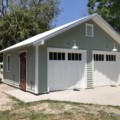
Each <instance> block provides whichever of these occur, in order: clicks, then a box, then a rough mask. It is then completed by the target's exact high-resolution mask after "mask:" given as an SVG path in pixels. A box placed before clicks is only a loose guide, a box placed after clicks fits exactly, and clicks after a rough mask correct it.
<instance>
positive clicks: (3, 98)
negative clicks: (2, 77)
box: [0, 83, 15, 111]
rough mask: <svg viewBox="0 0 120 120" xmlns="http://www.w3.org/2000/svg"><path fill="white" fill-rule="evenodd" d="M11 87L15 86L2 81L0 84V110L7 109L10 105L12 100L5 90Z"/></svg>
mask: <svg viewBox="0 0 120 120" xmlns="http://www.w3.org/2000/svg"><path fill="white" fill-rule="evenodd" d="M13 89H15V88H13V87H11V86H8V85H6V84H3V83H1V84H0V111H2V110H8V109H10V108H11V107H12V104H13V101H12V99H11V98H10V97H9V96H8V95H7V94H5V91H8V90H13Z"/></svg>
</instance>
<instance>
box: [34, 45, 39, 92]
mask: <svg viewBox="0 0 120 120" xmlns="http://www.w3.org/2000/svg"><path fill="white" fill-rule="evenodd" d="M38 63H39V46H38V45H36V46H35V94H38V93H39V64H38Z"/></svg>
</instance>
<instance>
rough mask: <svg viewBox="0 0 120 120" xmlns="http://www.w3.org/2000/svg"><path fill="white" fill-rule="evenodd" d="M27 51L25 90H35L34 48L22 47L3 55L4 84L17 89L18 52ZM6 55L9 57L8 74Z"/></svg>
mask: <svg viewBox="0 0 120 120" xmlns="http://www.w3.org/2000/svg"><path fill="white" fill-rule="evenodd" d="M24 50H25V51H27V55H26V58H27V90H28V91H31V92H32V91H33V92H34V89H35V87H34V86H35V48H34V47H33V46H31V47H25V48H24V47H23V48H20V49H14V50H12V51H9V52H5V53H4V55H3V56H4V82H6V83H8V84H11V85H13V86H17V87H19V72H20V71H19V52H20V51H24ZM7 54H10V56H11V64H10V69H11V70H10V72H7Z"/></svg>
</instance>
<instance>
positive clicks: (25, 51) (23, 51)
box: [19, 50, 28, 90]
mask: <svg viewBox="0 0 120 120" xmlns="http://www.w3.org/2000/svg"><path fill="white" fill-rule="evenodd" d="M21 53H26V90H27V87H28V84H27V50H22V51H19V88H20V54H21Z"/></svg>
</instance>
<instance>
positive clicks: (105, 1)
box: [88, 0, 120, 32]
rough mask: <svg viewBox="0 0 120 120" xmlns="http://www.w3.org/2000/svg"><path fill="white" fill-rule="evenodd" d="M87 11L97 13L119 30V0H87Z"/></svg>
mask: <svg viewBox="0 0 120 120" xmlns="http://www.w3.org/2000/svg"><path fill="white" fill-rule="evenodd" d="M88 12H89V14H93V13H98V14H99V15H101V16H102V17H103V18H104V19H105V20H106V21H107V22H108V23H110V25H111V26H113V27H114V29H116V30H117V31H118V32H120V0H88Z"/></svg>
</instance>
